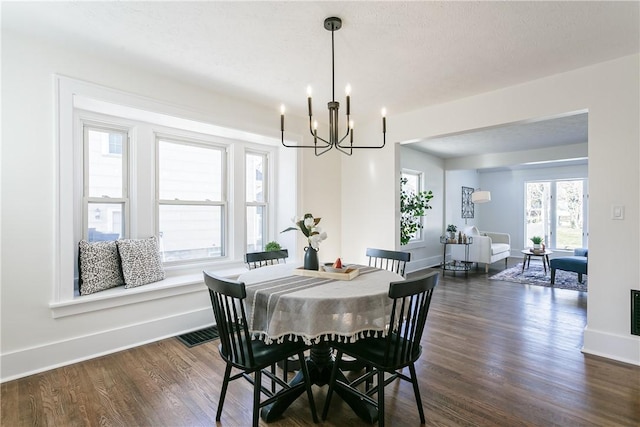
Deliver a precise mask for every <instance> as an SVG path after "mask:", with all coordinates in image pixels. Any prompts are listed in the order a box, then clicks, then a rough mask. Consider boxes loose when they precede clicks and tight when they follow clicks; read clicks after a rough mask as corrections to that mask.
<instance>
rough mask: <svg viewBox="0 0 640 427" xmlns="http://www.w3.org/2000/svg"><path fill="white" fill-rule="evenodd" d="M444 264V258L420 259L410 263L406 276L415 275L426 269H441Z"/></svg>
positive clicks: (406, 269)
mask: <svg viewBox="0 0 640 427" xmlns="http://www.w3.org/2000/svg"><path fill="white" fill-rule="evenodd" d="M441 262H442V256H435V257H429V258H423V259H418V260H415V261H410V262H409V263H408V264H407V267H406V268H405V271H404V272H405V274H407V273H413V272H415V271H418V270H424V269H425V268H432V267H439V266H440V263H441Z"/></svg>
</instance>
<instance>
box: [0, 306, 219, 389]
mask: <svg viewBox="0 0 640 427" xmlns="http://www.w3.org/2000/svg"><path fill="white" fill-rule="evenodd" d="M211 325H213V313H212V312H211V307H206V308H200V309H196V310H193V311H190V312H186V313H180V314H177V315H172V316H168V317H163V318H160V319H153V320H150V321H147V322H143V323H138V324H132V325H127V326H124V327H120V328H117V329H110V330H107V331H101V332H97V333H95V334H91V335H86V336H79V337H74V338H70V339H66V340H62V341H57V342H52V343H47V344H44V345H40V346H37V347H31V348H27V349H22V350H17V351H13V352H9V353H4V354H2V355H0V366H1V367H2V372H1V374H0V383H3V382H6V381H11V380H14V379H17V378H22V377H26V376H29V375H33V374H37V373H39V372H44V371H48V370H50V369H55V368H59V367H61V366H67V365H71V364H73V363H77V362H82V361H84V360H89V359H93V358H95V357H99V356H104V355H106V354H111V353H115V352H118V351H122V350H126V349H128V348H133V347H137V346H140V345H143V344H147V343H150V342H154V341H159V340H162V339H165V338H170V337H173V336H176V335H181V334H183V333H187V332H191V331H195V330H198V329H201V328H205V327H207V326H211Z"/></svg>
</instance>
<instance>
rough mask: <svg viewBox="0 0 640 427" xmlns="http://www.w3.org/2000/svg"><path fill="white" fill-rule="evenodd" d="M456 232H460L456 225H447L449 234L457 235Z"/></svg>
mask: <svg viewBox="0 0 640 427" xmlns="http://www.w3.org/2000/svg"><path fill="white" fill-rule="evenodd" d="M456 231H458V227H456V226H455V225H454V224H449V225H447V232H449V233H455V232H456Z"/></svg>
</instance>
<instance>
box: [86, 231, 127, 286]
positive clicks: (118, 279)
mask: <svg viewBox="0 0 640 427" xmlns="http://www.w3.org/2000/svg"><path fill="white" fill-rule="evenodd" d="M78 246H79V249H80V253H79V267H80V280H81V282H80V295H89V294H93V293H95V292H99V291H104V290H105V289H109V288H113V287H115V286H120V285H123V284H124V279H123V278H122V269H121V267H120V257H119V256H118V248H117V246H116V242H115V241H111V242H87V241H86V240H81V241H80V243H79V244H78Z"/></svg>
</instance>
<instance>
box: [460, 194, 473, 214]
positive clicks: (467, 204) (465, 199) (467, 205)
mask: <svg viewBox="0 0 640 427" xmlns="http://www.w3.org/2000/svg"><path fill="white" fill-rule="evenodd" d="M472 194H473V188H471V187H462V218H464V219H468V218H473V202H472V201H471V195H472Z"/></svg>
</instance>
